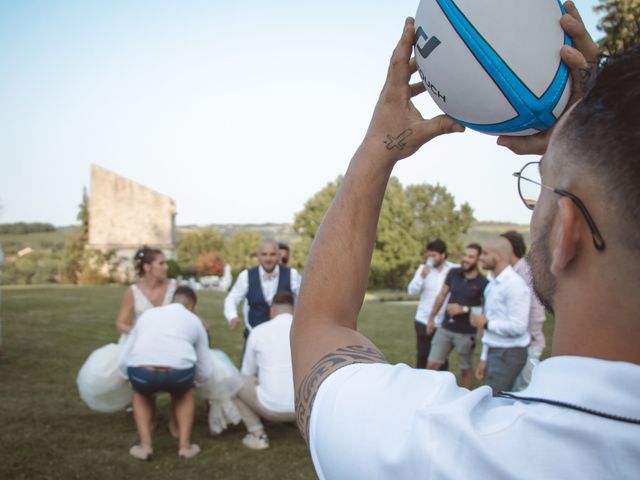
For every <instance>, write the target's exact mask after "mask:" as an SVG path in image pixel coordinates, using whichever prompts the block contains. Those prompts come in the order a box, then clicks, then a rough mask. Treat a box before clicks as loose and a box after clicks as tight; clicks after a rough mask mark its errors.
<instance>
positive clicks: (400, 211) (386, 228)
mask: <svg viewBox="0 0 640 480" xmlns="http://www.w3.org/2000/svg"><path fill="white" fill-rule="evenodd" d="M412 220H413V217H412V215H411V208H410V206H409V203H408V202H407V197H406V195H405V192H404V190H403V188H402V185H401V184H400V180H398V179H397V178H396V177H391V179H390V180H389V185H388V186H387V190H386V192H385V194H384V200H383V202H382V210H381V212H380V220H379V221H378V229H377V231H376V243H375V247H374V250H373V257H372V259H371V272H370V274H369V287H370V288H382V287H386V288H401V287H402V286H404V285H405V284H406V283H407V280H408V276H409V275H410V274H411V269H412V267H413V266H414V264H415V259H416V255H417V254H418V253H419V251H420V244H419V243H418V242H417V241H416V239H415V238H413V237H412V235H411V221H412Z"/></svg>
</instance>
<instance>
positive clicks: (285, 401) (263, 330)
mask: <svg viewBox="0 0 640 480" xmlns="http://www.w3.org/2000/svg"><path fill="white" fill-rule="evenodd" d="M292 321H293V315H291V314H290V313H282V314H280V315H277V316H276V317H274V318H272V319H271V320H269V321H268V322H264V323H261V324H260V325H258V326H257V327H255V328H254V329H253V330H251V333H250V334H249V337H248V338H247V346H246V349H245V352H244V358H243V359H242V369H241V370H240V372H241V373H242V374H243V375H245V376H256V377H258V386H257V387H256V395H257V397H258V401H259V402H260V403H261V404H262V406H263V407H265V408H266V409H268V410H271V411H272V412H278V413H290V412H294V411H295V407H294V401H293V368H292V367H291V346H290V343H289V332H290V331H291V322H292Z"/></svg>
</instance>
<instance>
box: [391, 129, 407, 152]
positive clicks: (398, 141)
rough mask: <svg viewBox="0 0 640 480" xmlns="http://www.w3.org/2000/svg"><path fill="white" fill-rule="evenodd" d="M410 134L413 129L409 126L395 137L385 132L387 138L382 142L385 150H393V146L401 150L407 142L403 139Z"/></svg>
mask: <svg viewBox="0 0 640 480" xmlns="http://www.w3.org/2000/svg"><path fill="white" fill-rule="evenodd" d="M411 135H413V130H411V129H410V128H407V129H406V130H405V131H403V132H402V133H401V134H400V135H398V136H397V137H392V136H391V135H390V134H388V133H387V139H386V140H385V141H384V144H385V145H386V146H387V150H393V149H394V148H397V149H398V150H400V151H402V150H403V149H404V147H405V146H406V145H407V142H406V141H405V140H406V139H407V138H409V137H410V136H411Z"/></svg>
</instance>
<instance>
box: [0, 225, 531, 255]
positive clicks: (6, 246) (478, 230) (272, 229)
mask: <svg viewBox="0 0 640 480" xmlns="http://www.w3.org/2000/svg"><path fill="white" fill-rule="evenodd" d="M79 228H80V227H79V226H78V225H67V226H62V227H56V231H55V232H42V233H28V234H2V235H0V245H2V248H3V250H4V252H5V254H6V255H14V254H15V253H16V252H18V251H19V250H21V249H23V248H26V247H31V248H33V249H34V250H49V251H51V250H53V251H59V250H62V249H64V248H65V246H66V244H67V242H68V241H69V240H70V239H71V238H73V235H74V234H75V233H76V232H77V231H78V229H79ZM205 228H213V229H215V230H217V231H219V232H220V233H222V235H223V237H224V238H230V237H232V236H233V235H235V234H236V233H238V232H245V231H247V232H257V233H258V234H260V235H261V236H263V237H273V238H275V239H276V240H278V241H282V242H286V243H289V244H295V243H297V241H298V240H300V238H301V237H300V235H299V234H298V233H297V232H296V231H295V230H294V229H293V226H292V225H291V224H290V223H248V224H235V223H218V224H210V225H181V226H178V227H177V233H178V239H180V237H181V236H182V235H184V234H185V233H189V232H192V231H196V230H202V229H205ZM507 230H516V231H518V232H520V233H522V235H524V238H525V241H526V242H527V244H529V226H528V225H522V224H517V223H505V222H476V223H474V224H473V226H472V227H471V229H470V230H469V232H468V233H467V234H466V235H465V237H464V240H465V242H466V243H470V242H478V243H480V244H482V243H483V242H484V241H485V240H487V239H489V238H491V237H495V236H497V235H500V234H501V233H503V232H505V231H507Z"/></svg>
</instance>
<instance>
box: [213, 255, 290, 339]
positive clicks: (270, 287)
mask: <svg viewBox="0 0 640 480" xmlns="http://www.w3.org/2000/svg"><path fill="white" fill-rule="evenodd" d="M290 270H291V291H292V292H293V295H294V298H297V296H298V292H299V291H300V274H299V273H298V271H297V270H296V269H295V268H291V269H290ZM258 271H259V273H260V285H261V286H262V294H263V295H264V299H265V300H266V302H267V303H268V304H269V305H271V302H272V301H273V297H274V296H275V294H276V292H277V291H278V279H279V276H280V265H276V268H275V269H274V270H273V272H272V274H271V275H269V274H268V273H267V272H265V271H264V268H262V265H260V266H259V267H258ZM247 293H249V271H248V270H243V271H242V272H240V275H238V279H237V280H236V283H234V284H233V287H231V290H229V293H228V294H227V298H225V299H224V316H225V317H226V318H227V322H229V321H231V320H232V319H233V318H236V317H237V316H238V305H240V302H242V301H243V300H245V302H244V306H243V316H244V324H245V326H246V327H247V329H249V330H251V328H252V327H251V325H249V305H248V304H247V302H246V298H247Z"/></svg>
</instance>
